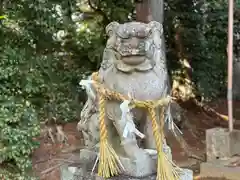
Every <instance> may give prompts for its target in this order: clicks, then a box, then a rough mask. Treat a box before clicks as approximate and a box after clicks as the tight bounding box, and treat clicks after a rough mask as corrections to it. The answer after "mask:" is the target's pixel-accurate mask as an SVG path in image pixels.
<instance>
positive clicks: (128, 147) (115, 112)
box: [108, 103, 148, 159]
mask: <svg viewBox="0 0 240 180" xmlns="http://www.w3.org/2000/svg"><path fill="white" fill-rule="evenodd" d="M108 112H109V113H110V114H111V115H109V120H110V121H112V123H113V125H114V127H115V128H116V130H117V133H118V135H119V138H120V141H121V147H122V149H123V150H124V152H125V154H126V156H127V157H128V158H130V159H137V158H139V157H145V156H148V154H147V153H146V152H145V151H144V149H142V148H140V147H139V146H138V143H137V138H136V135H135V133H133V132H129V133H127V134H125V136H124V135H123V134H124V129H125V128H126V123H127V121H125V120H122V119H121V118H122V112H121V110H120V108H119V104H118V103H116V104H113V103H109V104H108ZM128 123H135V122H134V121H133V120H132V122H128ZM146 158H147V157H146Z"/></svg>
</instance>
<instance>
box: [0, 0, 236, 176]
mask: <svg viewBox="0 0 240 180" xmlns="http://www.w3.org/2000/svg"><path fill="white" fill-rule="evenodd" d="M237 3H238V4H237V6H236V14H237V13H239V9H238V8H240V2H239V1H237ZM237 7H238V8H237ZM227 10H228V9H227V4H226V1H224V0H209V1H207V2H205V1H195V0H166V1H165V19H164V28H165V38H166V46H167V48H166V51H167V52H166V53H167V59H168V63H169V69H170V71H171V75H172V77H173V78H176V79H178V81H179V82H180V83H182V84H185V83H187V84H188V85H189V86H191V87H192V89H193V93H194V95H196V96H198V97H201V99H212V98H216V97H220V96H225V92H226V69H227V68H226V67H227V66H226V64H227V57H226V44H227ZM239 14H240V13H239ZM0 15H6V18H3V17H1V18H0V19H1V20H0V39H1V41H0V103H1V108H0V162H1V163H0V177H1V176H4V177H5V179H11V180H12V179H30V176H28V175H26V174H27V173H29V172H30V170H31V161H30V155H31V153H32V151H33V150H34V149H35V148H36V147H37V145H38V142H36V141H34V140H33V139H34V137H36V136H38V135H39V132H40V126H39V122H41V121H43V120H46V119H51V118H53V117H54V118H56V119H57V121H61V122H69V121H74V120H78V119H79V113H80V110H81V107H82V103H83V102H84V101H85V99H86V97H85V94H84V93H82V91H81V89H80V88H79V85H78V83H79V81H80V79H82V78H85V77H86V75H89V74H90V73H91V72H92V71H94V70H96V69H97V68H98V67H99V64H100V62H101V57H102V52H103V48H104V46H105V42H106V34H105V31H104V28H105V26H106V25H107V24H108V23H109V22H111V21H118V22H126V21H131V20H134V17H135V15H134V4H133V2H131V1H124V0H102V1H97V0H92V1H86V0H38V1H32V0H18V1H11V2H10V1H7V0H1V1H0ZM239 17H240V15H239V16H237V15H236V19H235V24H236V25H237V24H239ZM237 18H238V19H237ZM235 27H237V26H235ZM235 33H236V34H237V33H238V34H239V27H238V29H237V28H236V29H235ZM184 62H185V63H184ZM186 62H187V63H188V64H189V66H187V65H186ZM20 177H21V178H20Z"/></svg>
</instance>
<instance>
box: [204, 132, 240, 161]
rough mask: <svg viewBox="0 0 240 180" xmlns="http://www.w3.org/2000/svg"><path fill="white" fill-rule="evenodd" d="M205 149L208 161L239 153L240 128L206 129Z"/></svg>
mask: <svg viewBox="0 0 240 180" xmlns="http://www.w3.org/2000/svg"><path fill="white" fill-rule="evenodd" d="M206 151H207V161H208V162H209V161H214V160H216V159H226V158H228V157H232V156H234V155H237V154H240V130H234V131H233V132H229V131H228V129H225V128H213V129H208V130H207V131H206Z"/></svg>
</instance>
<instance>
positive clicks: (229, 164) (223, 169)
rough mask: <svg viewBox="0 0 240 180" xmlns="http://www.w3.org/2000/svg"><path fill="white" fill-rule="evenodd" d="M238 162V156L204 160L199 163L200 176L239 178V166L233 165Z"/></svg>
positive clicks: (231, 179)
mask: <svg viewBox="0 0 240 180" xmlns="http://www.w3.org/2000/svg"><path fill="white" fill-rule="evenodd" d="M238 161H239V162H240V159H239V157H235V158H231V159H227V160H215V161H211V162H204V163H202V164H201V165H200V176H201V177H212V178H226V179H230V180H239V179H240V167H239V166H233V165H234V164H237V163H236V162H238Z"/></svg>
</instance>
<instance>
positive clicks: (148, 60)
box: [106, 21, 162, 71]
mask: <svg viewBox="0 0 240 180" xmlns="http://www.w3.org/2000/svg"><path fill="white" fill-rule="evenodd" d="M106 32H107V34H108V36H109V39H108V42H107V48H111V49H113V50H114V51H115V52H116V53H117V54H118V55H117V58H116V59H117V61H118V62H115V64H116V66H117V69H119V70H122V71H129V70H132V69H133V68H134V69H138V70H142V71H144V70H149V69H151V68H152V67H153V66H154V62H153V61H152V59H153V58H152V56H153V51H154V48H156V47H157V48H159V47H160V46H161V45H160V43H161V34H162V25H161V24H160V23H158V22H155V21H152V22H150V23H148V24H145V23H141V22H129V23H124V24H119V23H117V22H112V23H110V24H109V25H108V26H107V27H106Z"/></svg>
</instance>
